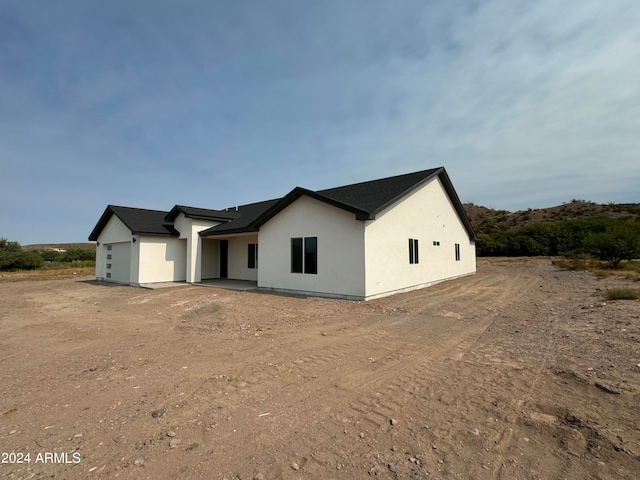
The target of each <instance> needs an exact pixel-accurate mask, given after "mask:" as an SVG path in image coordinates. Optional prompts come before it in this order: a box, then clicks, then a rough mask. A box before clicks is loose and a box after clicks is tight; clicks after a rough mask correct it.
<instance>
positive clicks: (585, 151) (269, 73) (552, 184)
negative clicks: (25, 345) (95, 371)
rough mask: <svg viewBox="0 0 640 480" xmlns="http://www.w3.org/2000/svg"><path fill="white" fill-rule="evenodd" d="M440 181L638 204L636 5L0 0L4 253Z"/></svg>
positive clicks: (508, 198)
mask: <svg viewBox="0 0 640 480" xmlns="http://www.w3.org/2000/svg"><path fill="white" fill-rule="evenodd" d="M436 166H444V167H445V168H446V169H447V171H448V173H449V176H450V177H451V179H452V181H453V183H454V185H455V187H456V190H457V191H458V194H459V196H460V198H461V199H462V200H463V201H467V202H474V203H476V204H480V205H485V206H489V207H495V208H499V209H507V210H518V209H524V208H527V207H533V208H535V207H545V206H552V205H557V204H560V203H562V202H566V201H570V200H571V199H572V198H581V199H587V200H592V201H596V202H600V203H605V202H609V201H611V202H640V3H639V2H638V0H563V1H558V0H537V1H535V2H532V1H530V0H487V1H449V0H435V1H428V2H427V1H418V0H393V1H389V0H387V1H376V0H359V1H356V0H353V1H349V0H327V1H313V2H312V1H297V0H288V1H284V0H282V1H281V0H269V1H257V0H255V1H244V0H233V1H214V0H211V1H183V0H181V1H178V0H176V1H165V0H155V1H153V2H150V1H144V2H143V1H135V0H126V1H120V0H109V1H102V2H99V1H97V0H96V1H90V0H86V1H85V0H76V1H67V0H56V1H55V2H46V1H40V2H37V1H28V2H25V1H19V0H14V1H11V0H7V1H2V2H0V181H1V189H0V237H6V238H9V239H10V240H16V241H19V242H20V243H22V244H30V243H49V242H52V243H53V242H76V241H86V238H87V236H88V235H89V233H90V232H91V230H92V229H93V227H94V225H95V223H96V222H97V220H98V218H99V217H100V215H101V214H102V212H103V210H104V208H105V207H106V206H107V205H108V204H114V205H127V206H135V207H141V208H152V209H160V210H169V209H171V207H172V206H173V205H174V204H183V205H191V206H198V207H205V208H225V207H228V206H233V205H237V204H244V203H250V202H254V201H259V200H266V199H271V198H277V197H281V196H283V195H285V194H286V193H287V192H288V191H290V190H291V189H292V188H294V187H295V186H302V187H305V188H309V189H314V190H315V189H322V188H330V187H335V186H339V185H344V184H348V183H354V182H359V181H365V180H371V179H375V178H381V177H385V176H391V175H397V174H402V173H409V172H413V171H417V170H423V169H427V168H431V167H436Z"/></svg>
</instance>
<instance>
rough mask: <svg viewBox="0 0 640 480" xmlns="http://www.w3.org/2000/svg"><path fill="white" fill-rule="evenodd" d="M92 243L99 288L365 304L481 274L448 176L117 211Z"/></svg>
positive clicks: (439, 171) (428, 174)
mask: <svg viewBox="0 0 640 480" xmlns="http://www.w3.org/2000/svg"><path fill="white" fill-rule="evenodd" d="M89 240H91V241H96V242H97V255H96V278H97V279H99V280H104V281H110V282H118V283H123V284H128V285H140V284H147V283H154V282H171V281H173V282H189V283H199V282H202V281H203V280H207V279H216V278H229V279H239V280H250V281H253V282H257V286H258V288H260V289H267V290H275V291H286V292H294V293H301V294H308V295H319V296H329V297H337V298H347V299H359V300H369V299H373V298H378V297H383V296H386V295H391V294H394V293H397V292H404V291H408V290H413V289H417V288H422V287H426V286H428V285H432V284H434V283H437V282H441V281H443V280H447V279H452V278H456V277H460V276H463V275H469V274H472V273H475V271H476V253H475V240H476V235H475V232H474V230H473V228H472V226H471V223H470V222H469V219H468V218H467V216H466V214H465V212H464V209H463V207H462V204H461V202H460V199H459V198H458V195H457V194H456V192H455V190H454V188H453V185H452V184H451V181H450V179H449V176H448V175H447V173H446V171H445V169H444V168H442V167H440V168H433V169H430V170H423V171H420V172H414V173H409V174H406V175H399V176H394V177H389V178H383V179H379V180H372V181H368V182H363V183H356V184H352V185H346V186H342V187H337V188H330V189H327V190H319V191H312V190H307V189H305V188H301V187H296V188H294V189H293V190H291V191H290V192H289V193H288V194H287V195H285V196H284V197H282V198H278V199H274V200H268V201H265V202H259V203H252V204H248V205H240V206H237V207H234V208H226V209H224V210H210V209H205V208H194V207H187V206H182V205H176V206H174V207H173V208H172V209H171V210H170V211H168V212H167V211H158V210H146V209H140V208H130V207H120V206H113V205H109V206H108V207H107V208H106V210H105V211H104V213H103V214H102V216H101V217H100V220H99V221H98V223H97V225H96V226H95V228H94V229H93V231H92V232H91V235H90V236H89Z"/></svg>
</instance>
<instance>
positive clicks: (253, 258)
mask: <svg viewBox="0 0 640 480" xmlns="http://www.w3.org/2000/svg"><path fill="white" fill-rule="evenodd" d="M247 247H248V249H247V250H248V251H247V268H258V244H257V243H250V244H248V245H247Z"/></svg>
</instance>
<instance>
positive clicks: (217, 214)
mask: <svg viewBox="0 0 640 480" xmlns="http://www.w3.org/2000/svg"><path fill="white" fill-rule="evenodd" d="M181 213H182V214H184V216H185V217H188V218H199V219H203V220H221V221H228V220H231V219H233V218H236V217H238V214H237V213H236V212H234V211H233V210H209V209H207V208H196V207H187V206H185V205H176V206H174V207H173V208H172V209H171V211H170V212H169V213H168V214H167V216H166V217H165V220H166V221H167V222H174V221H175V219H176V218H177V217H178V215H179V214H181Z"/></svg>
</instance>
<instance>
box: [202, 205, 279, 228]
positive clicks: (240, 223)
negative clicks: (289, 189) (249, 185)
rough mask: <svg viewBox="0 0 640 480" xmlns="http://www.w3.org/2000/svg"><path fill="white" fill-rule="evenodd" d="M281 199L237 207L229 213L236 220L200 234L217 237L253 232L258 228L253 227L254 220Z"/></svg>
mask: <svg viewBox="0 0 640 480" xmlns="http://www.w3.org/2000/svg"><path fill="white" fill-rule="evenodd" d="M281 200H282V199H279V198H277V199H274V200H266V201H264V202H258V203H250V204H248V205H239V206H238V207H237V210H234V211H231V212H229V213H234V214H235V215H236V218H234V219H232V220H230V221H229V222H227V223H222V224H220V225H216V226H215V227H211V228H208V229H207V230H203V231H202V232H200V235H201V236H203V237H206V236H209V235H218V234H223V233H242V232H255V231H258V228H259V227H256V226H254V223H255V220H256V219H257V218H258V217H259V216H260V215H262V214H263V213H264V212H265V211H266V210H268V209H269V208H271V207H272V206H273V205H275V204H277V203H278V202H279V201H281Z"/></svg>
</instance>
